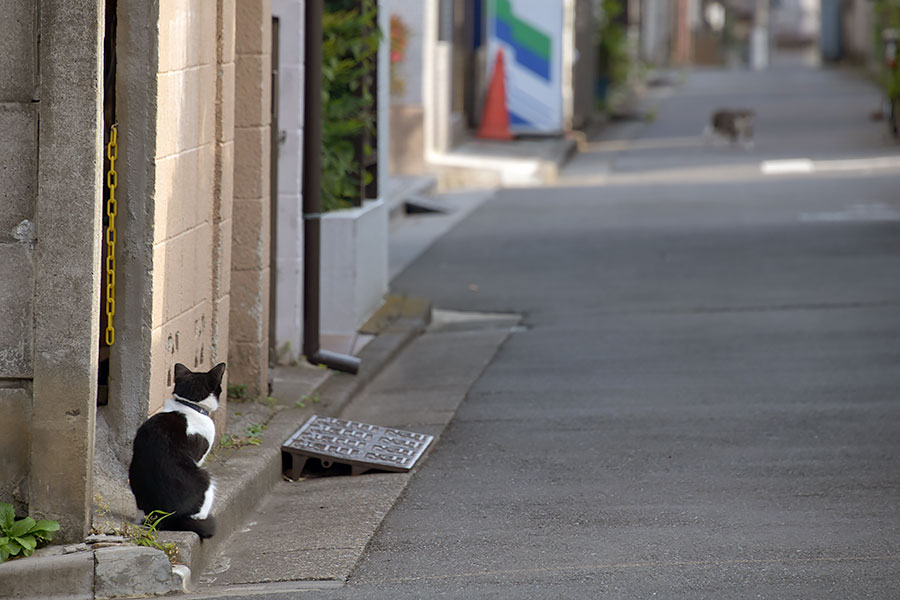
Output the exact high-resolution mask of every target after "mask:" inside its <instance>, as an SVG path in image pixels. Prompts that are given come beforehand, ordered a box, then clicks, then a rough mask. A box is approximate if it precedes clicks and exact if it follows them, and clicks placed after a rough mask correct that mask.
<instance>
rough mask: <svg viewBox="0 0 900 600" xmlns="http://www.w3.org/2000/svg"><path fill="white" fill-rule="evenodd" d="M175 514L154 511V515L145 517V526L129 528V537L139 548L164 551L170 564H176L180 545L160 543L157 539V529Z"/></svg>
mask: <svg viewBox="0 0 900 600" xmlns="http://www.w3.org/2000/svg"><path fill="white" fill-rule="evenodd" d="M173 514H175V513H170V512H165V511H162V510H154V511H153V512H152V513H150V514H149V515H147V516H146V517H144V524H143V526H140V527H138V526H134V525H132V526H130V527H128V537H130V538H131V541H133V542H134V543H135V544H137V545H138V546H146V547H148V548H156V549H157V550H162V551H163V552H165V553H166V556H167V557H169V562H172V563H174V562H175V559H176V555H177V554H178V545H177V544H175V543H174V542H165V543H164V542H160V541H159V539H157V537H156V534H157V528H158V527H159V524H160V522H162V520H163V519H165V518H166V517H169V516H172V515H173Z"/></svg>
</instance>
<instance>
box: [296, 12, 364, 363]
mask: <svg viewBox="0 0 900 600" xmlns="http://www.w3.org/2000/svg"><path fill="white" fill-rule="evenodd" d="M305 4H306V7H305V11H306V13H305V16H306V35H305V36H304V38H305V39H304V52H305V54H304V55H305V57H306V58H305V62H306V68H305V69H304V78H303V84H304V90H305V93H304V96H305V101H304V106H303V354H304V355H306V360H308V361H309V362H310V363H312V364H314V365H325V366H326V367H329V368H331V369H336V370H338V371H344V372H346V373H353V374H355V373H357V372H358V371H359V364H360V360H359V359H358V358H356V357H355V356H349V355H346V354H338V353H336V352H329V351H328V350H322V349H321V348H320V347H319V294H320V270H321V265H320V260H321V258H320V237H321V234H320V231H321V226H320V223H321V218H322V5H323V0H307V1H306V3H305Z"/></svg>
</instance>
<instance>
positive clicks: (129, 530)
mask: <svg viewBox="0 0 900 600" xmlns="http://www.w3.org/2000/svg"><path fill="white" fill-rule="evenodd" d="M94 503H95V505H96V506H95V510H96V511H97V514H98V516H100V517H104V524H103V525H102V526H100V527H92V528H91V533H94V534H107V535H117V536H120V537H123V538H127V539H129V540H130V541H131V543H133V544H135V545H137V546H146V547H148V548H156V549H157V550H162V551H163V552H165V553H166V556H167V557H168V558H169V562H171V563H175V561H176V559H177V556H178V545H177V544H176V543H175V542H165V543H164V542H161V541H159V539H158V538H157V533H158V532H157V529H159V524H160V522H161V521H162V520H163V519H165V518H166V517H169V516H171V515H173V514H174V513H167V512H163V511H161V510H154V511H153V512H152V513H150V514H149V515H147V516H146V517H144V521H143V524H142V525H135V524H133V523H128V522H127V521H120V522H119V523H118V524H114V521H115V519H113V516H112V512H111V511H110V508H109V504H107V503H106V502H105V501H104V500H103V496H101V495H100V494H97V495H96V496H94Z"/></svg>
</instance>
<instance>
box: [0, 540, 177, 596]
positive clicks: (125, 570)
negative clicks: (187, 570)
mask: <svg viewBox="0 0 900 600" xmlns="http://www.w3.org/2000/svg"><path fill="white" fill-rule="evenodd" d="M185 589H186V587H185V581H184V579H182V577H181V576H179V575H178V574H177V573H176V572H175V571H174V570H173V569H172V565H171V563H169V559H168V557H167V556H166V555H165V553H164V552H162V551H161V550H155V549H153V548H145V547H141V546H132V545H130V544H129V545H125V544H117V545H111V546H105V545H100V546H98V547H94V548H91V547H90V546H89V545H87V544H75V545H72V546H65V547H58V546H57V547H50V548H46V549H44V550H41V551H39V552H38V553H37V554H36V555H35V556H33V557H31V558H24V559H18V560H12V561H9V562H6V563H3V564H2V565H0V590H2V594H3V597H4V598H20V599H32V598H33V599H35V600H38V599H40V600H54V599H57V598H59V599H60V600H62V599H65V600H94V599H97V600H105V599H106V598H128V597H135V596H159V595H164V594H173V593H177V592H183V591H185Z"/></svg>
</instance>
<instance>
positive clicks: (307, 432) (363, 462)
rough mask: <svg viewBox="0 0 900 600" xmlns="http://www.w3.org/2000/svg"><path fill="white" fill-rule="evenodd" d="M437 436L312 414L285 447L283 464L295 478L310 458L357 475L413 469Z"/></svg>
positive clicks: (287, 471)
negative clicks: (377, 470) (347, 468)
mask: <svg viewBox="0 0 900 600" xmlns="http://www.w3.org/2000/svg"><path fill="white" fill-rule="evenodd" d="M433 439H434V436H431V435H426V434H424V433H414V432H412V431H403V430H401V429H394V428H391V427H381V426H379V425H369V424H367V423H359V422H357V421H346V420H344V419H336V418H334V417H319V416H312V417H310V418H309V420H308V421H307V422H306V423H304V424H303V426H302V427H300V429H298V430H297V431H296V432H294V434H293V435H291V437H289V438H288V439H287V441H286V442H284V444H282V446H281V454H282V459H283V460H282V463H283V465H284V466H285V472H286V474H287V476H288V477H290V478H291V479H297V478H299V477H300V473H301V472H302V471H303V465H304V464H305V463H306V461H307V460H308V459H310V458H317V459H319V460H320V461H322V464H323V465H324V466H325V467H330V466H331V464H332V463H333V462H336V463H342V464H347V465H350V466H351V472H352V473H353V474H354V475H356V474H359V473H362V472H364V471H367V470H369V469H380V470H384V471H398V472H403V471H409V470H410V469H412V468H413V466H414V465H415V464H416V461H418V460H419V458H420V457H421V456H422V454H423V453H424V452H425V450H426V449H427V448H428V445H429V444H430V443H431V441H432V440H433Z"/></svg>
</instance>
